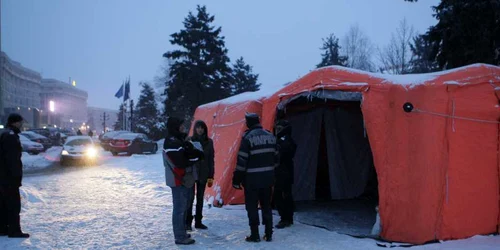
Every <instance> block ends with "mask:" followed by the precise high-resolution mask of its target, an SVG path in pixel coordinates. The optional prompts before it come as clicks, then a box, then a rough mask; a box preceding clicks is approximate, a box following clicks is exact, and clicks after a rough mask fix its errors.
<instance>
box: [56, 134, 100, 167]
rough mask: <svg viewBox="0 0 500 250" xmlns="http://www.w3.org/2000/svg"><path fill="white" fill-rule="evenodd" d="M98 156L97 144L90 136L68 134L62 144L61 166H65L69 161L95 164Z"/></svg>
mask: <svg viewBox="0 0 500 250" xmlns="http://www.w3.org/2000/svg"><path fill="white" fill-rule="evenodd" d="M98 157H99V155H98V148H97V145H96V144H94V141H93V140H92V138H90V136H70V137H68V139H66V142H65V143H64V145H63V150H62V152H61V166H67V165H69V163H70V162H78V163H84V164H86V165H95V164H96V163H97V160H98Z"/></svg>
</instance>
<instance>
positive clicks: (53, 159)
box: [21, 147, 62, 173]
mask: <svg viewBox="0 0 500 250" xmlns="http://www.w3.org/2000/svg"><path fill="white" fill-rule="evenodd" d="M61 151H62V147H51V148H49V149H47V151H45V152H44V153H40V154H38V155H29V154H28V153H26V152H23V155H22V158H21V160H22V162H23V171H24V172H25V173H31V172H36V171H39V170H43V169H46V168H50V167H52V166H54V165H55V164H56V163H57V162H59V158H60V155H61Z"/></svg>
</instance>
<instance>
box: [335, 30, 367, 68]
mask: <svg viewBox="0 0 500 250" xmlns="http://www.w3.org/2000/svg"><path fill="white" fill-rule="evenodd" d="M373 51H374V47H373V44H372V42H371V41H370V38H369V37H368V36H367V35H366V34H365V33H364V32H363V31H362V30H361V29H360V28H359V25H358V24H355V25H353V26H351V27H350V28H349V31H348V32H347V34H346V35H345V36H344V38H343V39H342V54H343V55H345V56H347V58H348V59H347V66H348V67H350V68H354V69H360V70H366V71H374V70H375V66H374V64H373V61H372V54H373Z"/></svg>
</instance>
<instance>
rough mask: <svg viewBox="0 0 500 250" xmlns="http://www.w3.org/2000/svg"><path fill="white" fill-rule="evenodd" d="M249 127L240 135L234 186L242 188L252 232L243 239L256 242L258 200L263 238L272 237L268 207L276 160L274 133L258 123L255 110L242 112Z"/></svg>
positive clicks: (271, 221)
mask: <svg viewBox="0 0 500 250" xmlns="http://www.w3.org/2000/svg"><path fill="white" fill-rule="evenodd" d="M245 119H246V123H247V127H248V130H247V131H246V132H245V134H244V135H243V139H242V140H241V145H240V149H239V152H238V161H237V164H236V169H235V171H234V174H233V188H236V189H241V187H242V186H243V187H244V188H245V190H244V192H245V208H246V210H247V214H248V221H249V225H250V230H251V234H250V236H248V237H246V239H245V240H246V241H250V242H259V241H260V235H259V204H260V207H261V210H262V224H264V225H265V228H266V232H265V235H264V240H266V241H272V234H273V224H272V223H273V214H272V210H271V196H272V187H273V184H274V168H275V167H276V165H277V163H278V159H277V157H278V152H277V150H276V137H274V135H273V134H272V133H270V132H269V131H266V130H264V129H263V128H262V126H261V125H260V120H259V116H258V115H257V114H253V113H250V114H247V115H246V116H245Z"/></svg>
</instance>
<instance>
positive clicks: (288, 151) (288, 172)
mask: <svg viewBox="0 0 500 250" xmlns="http://www.w3.org/2000/svg"><path fill="white" fill-rule="evenodd" d="M275 134H276V137H277V145H278V151H279V156H280V157H279V165H278V167H277V168H276V170H275V176H276V183H275V184H274V202H275V204H276V208H277V209H278V212H279V214H280V217H281V220H280V222H279V223H278V224H277V225H276V228H278V229H282V228H285V227H289V226H291V225H292V224H293V197H292V184H293V178H294V171H293V168H294V165H293V157H294V156H295V151H296V149H297V145H296V144H295V142H294V140H293V139H292V127H291V126H290V123H289V122H288V121H287V120H280V121H278V122H277V123H276V126H275Z"/></svg>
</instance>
